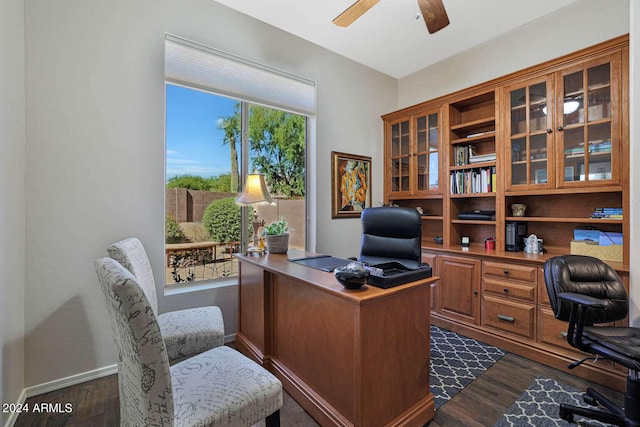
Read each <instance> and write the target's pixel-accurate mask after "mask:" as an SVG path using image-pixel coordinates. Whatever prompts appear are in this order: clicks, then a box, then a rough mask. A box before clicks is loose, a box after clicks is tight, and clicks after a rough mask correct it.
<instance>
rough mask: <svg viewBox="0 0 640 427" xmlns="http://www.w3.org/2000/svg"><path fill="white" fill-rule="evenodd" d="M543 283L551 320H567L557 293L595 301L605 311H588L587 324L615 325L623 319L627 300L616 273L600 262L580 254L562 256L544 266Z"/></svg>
mask: <svg viewBox="0 0 640 427" xmlns="http://www.w3.org/2000/svg"><path fill="white" fill-rule="evenodd" d="M544 280H545V283H546V285H547V293H548V294H549V301H550V302H551V308H552V309H553V312H554V314H555V317H556V318H557V319H560V320H564V321H568V320H569V315H570V313H571V306H570V304H569V303H568V302H566V301H560V299H559V298H558V294H560V293H564V292H571V293H576V294H581V295H587V296H591V297H594V298H599V299H602V300H604V301H605V303H606V304H607V309H606V310H589V317H588V320H587V323H588V324H596V323H607V322H615V321H616V320H622V319H624V318H625V317H627V314H628V313H629V300H628V298H627V291H626V289H625V287H624V283H623V282H622V280H621V279H620V276H618V273H616V272H615V270H614V269H613V268H612V267H611V266H610V265H609V264H607V263H605V262H604V261H602V260H600V259H598V258H594V257H590V256H584V255H562V256H557V257H554V258H550V259H548V260H547V261H546V262H545V263H544Z"/></svg>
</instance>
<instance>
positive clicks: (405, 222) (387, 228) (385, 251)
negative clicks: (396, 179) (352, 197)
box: [358, 206, 422, 269]
mask: <svg viewBox="0 0 640 427" xmlns="http://www.w3.org/2000/svg"><path fill="white" fill-rule="evenodd" d="M361 218H362V242H361V245H360V257H358V261H362V262H366V263H367V264H370V265H376V264H384V263H389V262H398V263H400V264H402V265H403V266H404V267H406V268H409V269H416V268H419V267H421V258H422V251H421V244H422V242H421V241H422V220H421V219H420V214H419V213H418V211H417V210H415V209H413V208H398V207H389V206H383V207H379V208H366V209H365V210H363V211H362V216H361Z"/></svg>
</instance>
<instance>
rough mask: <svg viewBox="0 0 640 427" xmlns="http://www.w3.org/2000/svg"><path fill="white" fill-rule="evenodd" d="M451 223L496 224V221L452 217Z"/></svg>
mask: <svg viewBox="0 0 640 427" xmlns="http://www.w3.org/2000/svg"><path fill="white" fill-rule="evenodd" d="M451 224H477V225H496V222H495V221H482V220H479V219H452V220H451Z"/></svg>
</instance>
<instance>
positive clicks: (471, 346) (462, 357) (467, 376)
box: [429, 326, 506, 411]
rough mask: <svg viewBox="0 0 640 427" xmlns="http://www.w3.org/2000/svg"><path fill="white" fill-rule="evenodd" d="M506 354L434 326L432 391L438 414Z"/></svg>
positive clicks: (432, 336)
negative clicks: (439, 410) (442, 407)
mask: <svg viewBox="0 0 640 427" xmlns="http://www.w3.org/2000/svg"><path fill="white" fill-rule="evenodd" d="M505 354H506V353H505V351H504V350H501V349H499V348H497V347H494V346H491V345H488V344H484V343H481V342H479V341H476V340H474V339H471V338H467V337H463V336H462V335H458V334H456V333H455V332H450V331H447V330H446V329H441V328H438V327H437V326H431V379H430V387H429V388H430V390H431V393H433V396H434V398H435V409H436V411H437V410H438V408H439V407H440V406H442V405H443V404H445V403H446V402H447V401H448V400H449V399H451V398H452V397H453V396H455V395H456V394H457V393H458V392H459V391H460V390H462V389H463V388H465V387H466V386H467V385H469V384H470V383H471V382H472V381H473V380H475V379H476V378H477V377H478V376H479V375H480V374H482V373H483V372H484V371H485V370H486V369H487V368H489V367H490V366H491V365H493V364H494V363H496V362H497V361H498V360H500V358H501V357H502V356H504V355H505Z"/></svg>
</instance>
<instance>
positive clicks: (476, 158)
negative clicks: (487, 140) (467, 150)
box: [469, 153, 496, 163]
mask: <svg viewBox="0 0 640 427" xmlns="http://www.w3.org/2000/svg"><path fill="white" fill-rule="evenodd" d="M495 161H496V153H489V154H478V155H472V156H471V157H469V163H482V162H495Z"/></svg>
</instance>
